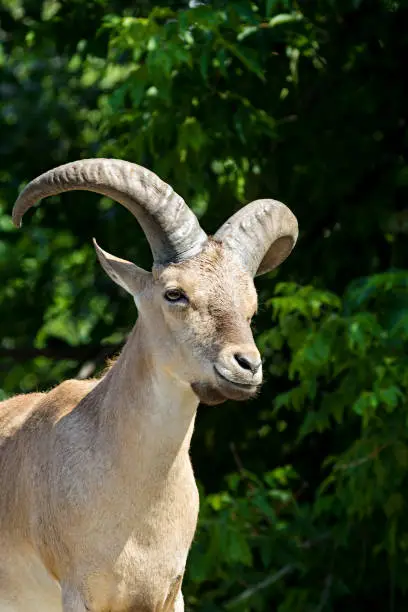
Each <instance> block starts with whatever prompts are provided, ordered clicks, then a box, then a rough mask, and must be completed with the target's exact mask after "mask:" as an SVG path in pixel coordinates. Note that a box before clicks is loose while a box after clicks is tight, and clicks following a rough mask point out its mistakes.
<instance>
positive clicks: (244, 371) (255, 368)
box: [215, 345, 262, 385]
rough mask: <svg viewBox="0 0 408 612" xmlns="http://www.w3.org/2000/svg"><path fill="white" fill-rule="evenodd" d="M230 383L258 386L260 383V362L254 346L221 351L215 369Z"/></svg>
mask: <svg viewBox="0 0 408 612" xmlns="http://www.w3.org/2000/svg"><path fill="white" fill-rule="evenodd" d="M215 369H216V371H217V373H218V374H219V375H220V376H221V377H222V378H224V379H226V380H228V381H229V382H231V383H236V384H244V385H259V384H260V383H261V382H262V360H261V356H260V354H259V351H258V349H257V348H256V346H255V345H254V346H251V345H246V346H230V347H228V348H225V349H223V350H222V351H221V353H220V355H219V357H218V360H217V364H216V367H215Z"/></svg>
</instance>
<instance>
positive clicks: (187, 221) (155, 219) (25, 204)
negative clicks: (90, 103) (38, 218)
mask: <svg viewBox="0 0 408 612" xmlns="http://www.w3.org/2000/svg"><path fill="white" fill-rule="evenodd" d="M75 189H80V190H86V191H94V192H96V193H100V194H102V195H104V196H107V197H109V198H112V199H114V200H116V201H117V202H119V203H120V204H122V205H123V206H125V207H126V208H127V209H128V210H129V211H130V212H131V213H132V214H133V215H134V216H135V217H136V219H137V220H138V222H139V223H140V225H141V226H142V229H143V231H144V233H145V234H146V237H147V239H148V241H149V244H150V247H151V250H152V253H153V258H154V261H155V263H159V264H165V263H170V262H178V261H182V260H184V259H188V258H189V257H192V256H193V255H195V254H197V253H198V252H199V251H200V250H201V248H202V246H203V244H204V242H206V240H207V235H206V234H205V232H204V231H203V230H202V229H201V227H200V225H199V223H198V220H197V218H196V216H195V215H194V213H193V212H192V210H190V209H189V208H188V206H187V205H186V203H185V202H184V200H183V199H182V198H181V197H180V196H179V195H177V194H176V193H175V192H174V191H173V189H172V188H171V187H170V186H169V185H167V184H166V183H164V182H163V181H162V180H161V179H159V177H158V176H156V174H154V173H153V172H150V170H147V169H146V168H142V167H141V166H138V165H136V164H132V163H130V162H126V161H122V160H119V159H83V160H80V161H75V162H71V163H68V164H64V165H63V166H58V168H54V169H53V170H49V171H48V172H45V173H44V174H42V175H41V176H39V177H37V178H36V179H34V180H33V181H31V183H29V184H28V185H27V187H26V188H25V189H24V191H22V193H21V194H20V195H19V197H18V199H17V201H16V203H15V204H14V208H13V222H14V224H15V225H17V227H20V226H21V219H22V217H23V215H24V213H25V212H26V211H27V210H28V209H29V208H31V206H33V205H34V204H35V203H36V202H37V201H38V200H40V199H42V198H45V197H47V196H51V195H57V194H59V193H63V192H64V191H72V190H75Z"/></svg>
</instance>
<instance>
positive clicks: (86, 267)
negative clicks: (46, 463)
mask: <svg viewBox="0 0 408 612" xmlns="http://www.w3.org/2000/svg"><path fill="white" fill-rule="evenodd" d="M407 26H408V8H407V5H406V3H405V2H402V1H401V2H392V1H390V0H383V1H379V0H366V1H364V0H353V1H351V0H350V1H347V0H343V1H340V0H338V1H337V0H319V1H314V0H311V1H310V2H309V1H308V2H290V1H282V2H278V1H274V0H268V1H267V2H249V1H246V0H242V1H235V0H233V1H230V2H212V3H211V2H205V3H204V2H203V3H202V4H199V3H195V5H194V6H189V5H188V3H187V2H173V3H171V2H167V3H164V2H155V3H152V2H149V1H147V0H146V1H144V2H141V1H140V0H139V1H138V2H125V1H119V0H117V1H114V0H71V1H70V2H67V1H60V2H57V1H56V0H45V1H40V0H31V1H30V0H26V1H25V0H7V1H5V0H2V1H1V0H0V156H1V163H0V371H1V374H0V397H1V398H5V397H8V396H9V395H10V394H13V393H17V392H29V391H33V390H35V389H47V388H49V387H50V386H52V385H54V384H56V383H58V382H59V381H61V380H63V379H64V378H67V377H77V376H80V377H83V376H87V375H90V374H94V373H97V372H98V371H99V370H100V369H101V368H102V367H103V366H104V363H105V360H106V358H107V357H108V356H110V355H113V354H115V353H116V352H117V351H118V350H119V349H120V347H121V345H122V344H123V342H124V340H125V338H126V335H127V333H128V332H129V330H130V328H131V326H132V324H133V322H134V320H135V317H136V313H135V311H134V308H133V305H132V304H133V303H132V301H131V300H130V299H128V298H126V296H125V295H124V294H123V293H121V292H120V290H118V288H117V287H116V286H115V285H113V284H112V283H111V282H110V281H109V279H108V278H107V277H106V276H105V275H104V273H103V272H102V271H101V269H100V268H99V267H98V266H97V265H96V258H95V254H94V251H93V248H92V246H91V237H92V236H96V237H97V239H98V242H99V243H100V244H101V245H102V246H103V247H106V248H107V249H108V250H109V251H111V252H114V253H115V254H117V255H119V256H123V257H126V258H128V259H132V260H134V261H135V262H136V263H138V264H139V265H141V266H145V267H148V266H149V265H150V263H151V257H150V254H149V251H148V248H147V244H146V241H145V239H144V237H143V235H142V233H141V231H140V229H139V228H138V227H137V225H136V224H135V223H133V221H132V220H131V219H129V213H128V212H127V211H126V210H124V209H122V208H121V207H120V206H118V205H115V204H113V203H112V202H110V201H109V200H107V199H104V198H100V197H98V196H96V195H93V194H89V193H86V192H75V193H67V194H66V195H64V196H63V197H60V198H57V197H56V198H51V199H50V200H49V201H47V202H46V203H44V205H43V206H42V207H41V208H39V209H38V210H37V211H35V212H34V213H33V214H30V215H29V216H28V217H27V219H26V221H25V224H24V228H23V230H22V231H17V230H15V229H14V228H13V226H12V224H11V220H10V213H11V208H12V204H13V202H14V200H15V198H16V196H17V193H18V191H19V189H21V188H22V187H23V185H24V183H25V182H27V181H28V180H30V179H32V178H34V177H35V176H37V175H38V174H40V173H41V172H43V171H45V170H48V169H49V168H51V167H53V166H56V165H58V164H61V163H65V162H67V161H71V160H74V159H78V158H86V157H95V156H112V157H118V158H122V159H128V160H130V161H134V162H137V163H140V164H142V165H146V166H147V167H149V168H151V169H152V170H154V171H156V172H157V173H158V174H159V175H160V176H161V177H162V178H164V179H165V180H167V181H168V182H170V183H171V184H172V185H173V186H174V188H175V189H176V190H177V191H178V192H179V193H180V194H181V195H182V196H183V197H184V198H185V199H186V201H187V202H188V203H189V204H190V205H191V206H192V208H193V209H194V210H195V212H196V214H197V215H198V216H199V217H200V221H201V223H202V225H203V227H204V228H205V229H206V231H208V232H209V233H211V232H214V231H215V230H216V229H217V228H218V226H219V225H220V224H221V223H222V222H223V221H224V220H225V219H226V218H227V217H228V216H229V215H231V214H232V213H233V212H234V211H235V210H237V209H238V208H239V207H240V206H242V205H243V204H244V203H246V202H247V201H249V200H252V199H255V198H257V197H276V198H277V199H279V200H282V201H283V202H285V203H287V204H288V205H289V206H290V207H291V208H292V210H293V211H294V212H295V214H296V215H297V217H298V219H299V225H300V238H299V242H298V245H297V247H296V249H295V251H294V253H293V254H292V255H291V257H290V258H289V259H288V260H287V261H286V262H285V263H284V264H283V265H282V266H281V268H280V269H279V270H278V271H276V272H274V273H272V274H269V275H267V277H262V278H260V279H258V280H257V287H258V290H259V292H260V298H261V304H262V306H261V308H260V312H259V315H258V317H257V320H256V323H255V331H256V336H257V340H258V344H259V346H260V347H261V349H262V351H263V355H264V356H265V360H266V361H265V372H266V383H265V385H264V387H263V390H262V393H261V395H260V396H259V398H258V399H257V400H256V401H252V402H249V403H247V404H244V405H242V404H237V405H235V404H233V403H229V404H225V405H222V406H221V407H218V408H217V407H215V408H207V407H202V408H200V411H199V418H198V423H197V428H196V433H195V437H194V440H193V446H192V456H193V463H194V466H195V470H196V474H197V477H198V479H199V481H200V485H201V487H202V510H201V518H200V525H199V529H198V532H197V536H196V540H195V542H194V546H193V549H192V552H191V555H190V560H189V569H188V573H187V576H186V581H185V588H184V590H185V598H186V603H187V607H188V608H189V609H191V610H197V611H198V610H199V611H205V612H212V611H214V612H216V611H217V610H224V609H226V610H230V609H231V610H242V611H247V610H248V611H249V610H255V611H256V610H259V611H261V612H263V611H270V610H277V611H278V612H309V611H310V612H312V611H315V612H329V611H331V610H332V611H336V612H337V611H340V610H344V609H349V610H350V611H351V612H353V611H360V610H362V609H373V610H381V611H390V612H395V611H397V610H406V609H407V606H408V594H407V587H408V523H407V518H406V516H407V503H408V494H407V490H408V488H407V485H408V483H407V477H406V472H407V468H408V430H407V427H408V421H407V411H406V406H407V402H406V391H407V386H408V369H407V357H406V355H407V351H406V348H407V340H408V274H407V272H406V269H407V267H408V251H407V248H406V242H407V232H408V208H407V203H406V200H407V191H408V190H407V187H408V161H407V108H408V107H407V95H408V78H407V67H406V66H407V64H406V58H407V57H408V34H407V32H408V28H407Z"/></svg>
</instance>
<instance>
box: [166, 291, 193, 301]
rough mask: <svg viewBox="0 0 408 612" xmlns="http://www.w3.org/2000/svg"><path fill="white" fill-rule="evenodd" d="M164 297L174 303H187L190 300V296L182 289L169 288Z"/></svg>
mask: <svg viewBox="0 0 408 612" xmlns="http://www.w3.org/2000/svg"><path fill="white" fill-rule="evenodd" d="M164 298H165V299H166V300H167V301H168V302H173V303H174V302H183V303H185V304H186V303H187V302H188V298H187V296H186V294H185V293H184V292H183V291H182V290H181V289H167V291H166V292H165V294H164Z"/></svg>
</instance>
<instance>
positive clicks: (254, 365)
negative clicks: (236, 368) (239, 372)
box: [234, 353, 262, 374]
mask: <svg viewBox="0 0 408 612" xmlns="http://www.w3.org/2000/svg"><path fill="white" fill-rule="evenodd" d="M234 358H235V361H236V362H237V363H238V364H239V365H240V366H241V368H242V369H243V370H250V371H251V372H252V374H255V372H256V371H257V370H259V368H260V366H261V365H262V361H260V360H259V359H251V357H248V356H245V355H242V354H241V353H235V354H234Z"/></svg>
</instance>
